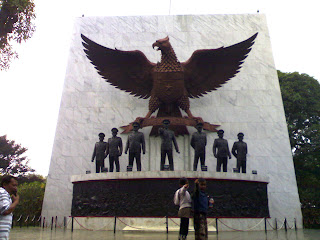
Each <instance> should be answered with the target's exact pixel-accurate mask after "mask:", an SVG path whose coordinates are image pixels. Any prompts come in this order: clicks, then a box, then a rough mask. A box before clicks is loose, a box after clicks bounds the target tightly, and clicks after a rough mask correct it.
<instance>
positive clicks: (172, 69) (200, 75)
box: [81, 33, 258, 134]
mask: <svg viewBox="0 0 320 240" xmlns="http://www.w3.org/2000/svg"><path fill="white" fill-rule="evenodd" d="M257 35H258V33H256V34H254V35H253V36H252V37H250V38H248V39H247V40H245V41H243V42H240V43H237V44H235V45H232V46H229V47H220V48H217V49H201V50H196V51H194V53H193V54H192V56H191V57H190V58H189V59H188V60H187V61H186V62H179V61H178V59H177V56H176V54H175V52H174V50H173V48H172V46H171V44H170V42H169V37H166V38H163V39H159V40H157V41H156V42H155V43H153V44H152V47H153V48H154V49H155V48H156V50H160V51H161V61H160V62H158V63H152V62H150V61H149V60H148V59H147V57H146V56H145V54H144V53H143V52H141V51H139V50H135V51H122V50H118V49H111V48H107V47H104V46H101V45H99V44H97V43H95V42H94V41H92V40H90V39H89V38H87V37H86V36H84V35H82V34H81V37H82V39H83V43H82V44H83V46H84V48H85V49H84V52H85V53H86V55H87V57H88V59H89V60H90V61H91V63H92V64H93V65H94V66H95V68H96V69H97V71H98V73H99V74H100V75H101V76H102V78H104V79H105V80H106V81H107V82H109V83H110V84H111V85H113V86H115V87H116V88H119V89H121V90H123V91H126V92H129V93H130V94H132V95H134V96H136V97H139V98H144V99H147V98H150V100H149V112H148V113H147V115H146V116H145V118H144V119H148V118H150V116H151V114H152V113H153V112H155V111H156V110H158V109H159V111H158V114H157V118H161V117H165V118H169V117H178V118H179V117H180V118H181V117H182V115H181V112H180V110H179V108H181V109H182V110H184V111H185V112H186V113H187V115H188V118H190V119H195V117H194V116H193V115H192V113H191V111H190V103H189V98H198V97H201V96H203V94H206V93H208V92H211V91H213V90H216V89H217V88H219V87H221V85H222V84H224V83H226V82H227V81H228V80H230V79H231V78H233V77H234V76H235V75H236V74H237V73H238V72H239V69H240V68H241V65H242V63H243V62H244V59H245V58H246V57H247V56H248V54H249V52H250V51H251V47H252V45H253V44H254V40H255V38H256V37H257ZM140 119H141V118H140ZM198 119H201V118H198ZM180 134H184V133H183V131H182V133H181V132H180Z"/></svg>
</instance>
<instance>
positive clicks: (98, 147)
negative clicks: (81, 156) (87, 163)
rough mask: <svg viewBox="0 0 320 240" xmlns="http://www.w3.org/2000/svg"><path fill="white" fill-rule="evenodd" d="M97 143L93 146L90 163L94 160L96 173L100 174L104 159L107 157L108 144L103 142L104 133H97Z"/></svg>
mask: <svg viewBox="0 0 320 240" xmlns="http://www.w3.org/2000/svg"><path fill="white" fill-rule="evenodd" d="M98 136H99V142H96V144H95V145H94V150H93V154H92V159H91V161H92V162H93V161H94V159H96V173H99V172H102V169H103V168H104V159H105V158H106V157H107V145H108V143H106V142H104V141H103V140H104V137H105V134H104V133H99V135H98Z"/></svg>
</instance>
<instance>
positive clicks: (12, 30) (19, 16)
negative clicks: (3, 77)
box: [0, 0, 35, 70]
mask: <svg viewBox="0 0 320 240" xmlns="http://www.w3.org/2000/svg"><path fill="white" fill-rule="evenodd" d="M34 7H35V5H34V3H33V0H0V70H5V69H8V68H9V66H10V62H11V61H12V60H13V59H14V58H17V57H18V54H17V53H16V52H15V51H14V50H13V48H12V46H11V44H10V43H11V42H12V41H15V42H17V43H21V42H22V41H26V40H27V39H29V38H31V37H32V34H33V32H34V31H35V26H34V24H33V22H32V21H33V20H34V19H35V12H34Z"/></svg>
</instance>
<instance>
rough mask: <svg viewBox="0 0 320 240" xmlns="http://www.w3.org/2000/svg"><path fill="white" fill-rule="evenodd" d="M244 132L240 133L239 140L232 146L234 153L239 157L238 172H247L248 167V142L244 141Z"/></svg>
mask: <svg viewBox="0 0 320 240" xmlns="http://www.w3.org/2000/svg"><path fill="white" fill-rule="evenodd" d="M243 137H244V134H243V133H242V132H240V133H238V139H239V141H237V142H235V143H234V144H233V147H232V150H231V152H232V154H233V156H235V158H236V159H237V172H240V168H241V171H242V173H246V172H247V171H246V168H247V153H248V148H247V144H246V143H245V142H244V141H243Z"/></svg>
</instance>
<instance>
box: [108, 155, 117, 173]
mask: <svg viewBox="0 0 320 240" xmlns="http://www.w3.org/2000/svg"><path fill="white" fill-rule="evenodd" d="M113 164H115V165H116V171H117V172H120V164H119V156H109V167H110V168H109V171H110V172H113Z"/></svg>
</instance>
